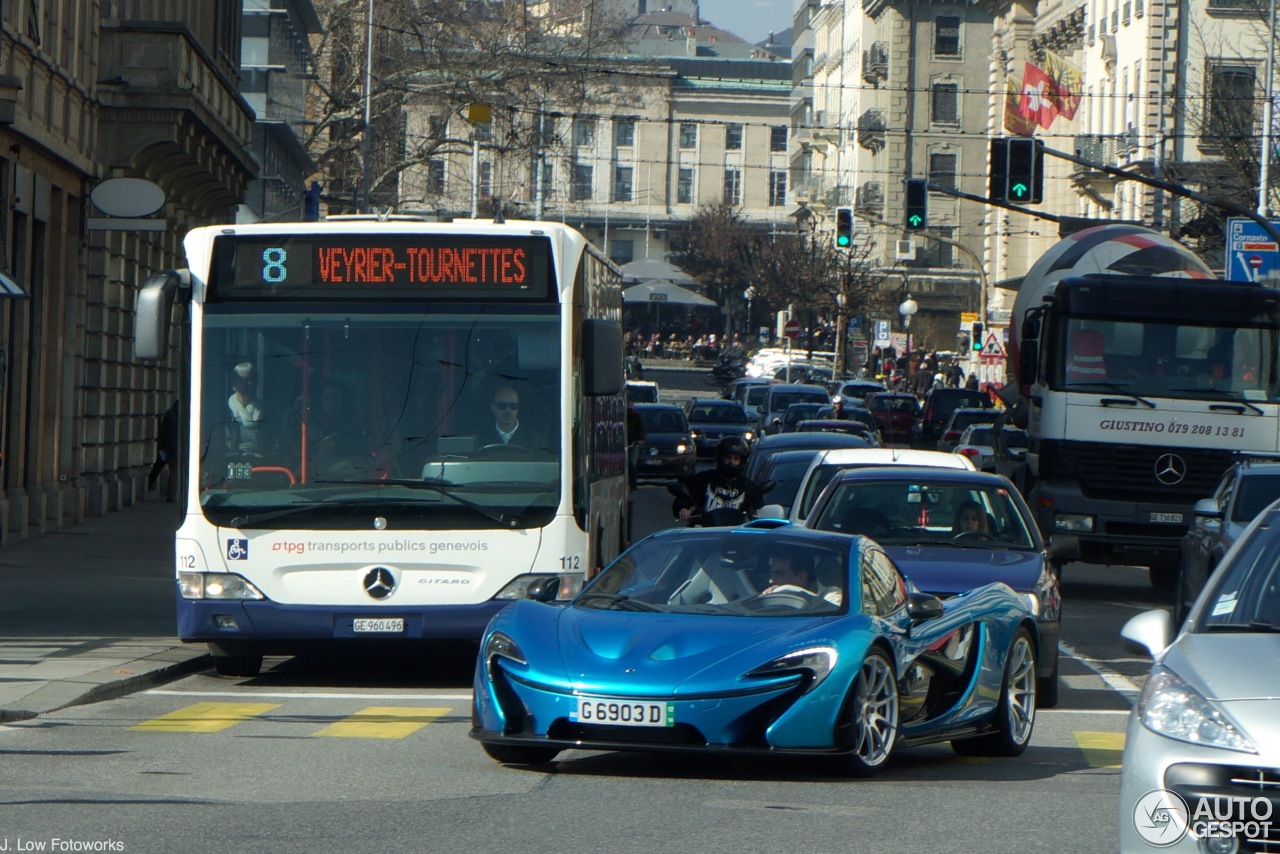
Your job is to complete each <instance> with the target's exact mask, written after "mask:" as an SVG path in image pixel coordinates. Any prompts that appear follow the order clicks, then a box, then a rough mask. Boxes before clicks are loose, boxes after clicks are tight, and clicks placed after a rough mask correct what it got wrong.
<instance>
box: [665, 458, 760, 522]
mask: <svg viewBox="0 0 1280 854" xmlns="http://www.w3.org/2000/svg"><path fill="white" fill-rule="evenodd" d="M683 483H684V485H685V486H686V487H687V488H688V490H689V496H687V497H686V496H684V495H677V496H676V499H675V501H673V502H672V503H671V515H673V516H678V515H680V511H681V510H683V509H684V508H686V507H689V508H691V509H693V510H694V511H695V512H699V511H703V512H705V511H709V510H717V509H719V508H721V507H731V508H734V509H737V510H741V511H742V512H743V513H746V514H748V515H750V514H751V513H754V512H755V511H757V510H759V509H760V507H761V505H763V503H764V493H762V492H761V491H760V486H759V484H757V483H756V482H755V481H753V480H748V479H747V478H746V477H744V476H742V475H737V476H735V477H725V476H724V475H722V474H720V473H719V472H717V471H716V470H715V469H712V470H710V471H704V472H699V473H698V474H695V475H694V476H693V477H690V478H685V479H684V480H683Z"/></svg>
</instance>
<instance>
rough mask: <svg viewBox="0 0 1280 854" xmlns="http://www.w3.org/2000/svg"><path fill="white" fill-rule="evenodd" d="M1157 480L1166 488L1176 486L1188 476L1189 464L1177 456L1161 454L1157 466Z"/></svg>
mask: <svg viewBox="0 0 1280 854" xmlns="http://www.w3.org/2000/svg"><path fill="white" fill-rule="evenodd" d="M1155 473H1156V480H1158V481H1160V482H1161V483H1163V484H1164V485H1165V486H1176V485H1177V484H1179V483H1182V479H1183V478H1184V477H1186V476H1187V464H1186V462H1185V461H1184V460H1183V459H1182V457H1180V456H1178V455H1177V454H1161V455H1160V456H1159V457H1158V458H1157V459H1156V464H1155Z"/></svg>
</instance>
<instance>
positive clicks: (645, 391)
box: [627, 380, 658, 403]
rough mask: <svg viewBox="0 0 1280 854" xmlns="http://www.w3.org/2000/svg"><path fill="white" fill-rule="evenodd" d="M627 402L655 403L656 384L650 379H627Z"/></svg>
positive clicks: (656, 394) (656, 400) (656, 398)
mask: <svg viewBox="0 0 1280 854" xmlns="http://www.w3.org/2000/svg"><path fill="white" fill-rule="evenodd" d="M627 402H628V403H657V402H658V384H657V383H656V382H653V381H652V380H627Z"/></svg>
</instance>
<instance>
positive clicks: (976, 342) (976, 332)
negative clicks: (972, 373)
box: [969, 323, 982, 352]
mask: <svg viewBox="0 0 1280 854" xmlns="http://www.w3.org/2000/svg"><path fill="white" fill-rule="evenodd" d="M969 346H970V347H972V348H973V349H974V351H975V352H977V351H981V350H982V324H981V323H975V324H973V332H972V333H971V334H970V335H969Z"/></svg>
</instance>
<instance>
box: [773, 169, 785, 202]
mask: <svg viewBox="0 0 1280 854" xmlns="http://www.w3.org/2000/svg"><path fill="white" fill-rule="evenodd" d="M786 203H787V173H786V172H783V171H782V170H781V169H771V170H770V171H769V206H770V207H775V208H776V207H781V206H782V205H785V204H786Z"/></svg>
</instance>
